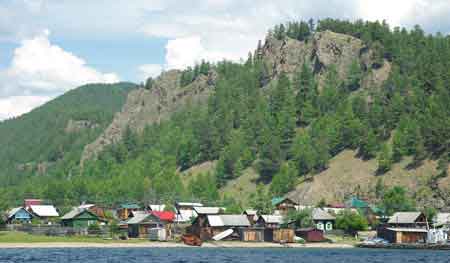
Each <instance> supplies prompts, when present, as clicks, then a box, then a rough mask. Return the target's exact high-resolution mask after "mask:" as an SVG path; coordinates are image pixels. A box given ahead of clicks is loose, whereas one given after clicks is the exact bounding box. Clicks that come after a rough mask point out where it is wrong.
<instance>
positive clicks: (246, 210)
mask: <svg viewBox="0 0 450 263" xmlns="http://www.w3.org/2000/svg"><path fill="white" fill-rule="evenodd" d="M244 213H245V214H247V215H249V216H254V215H256V214H257V213H258V211H256V210H254V209H245V211H244Z"/></svg>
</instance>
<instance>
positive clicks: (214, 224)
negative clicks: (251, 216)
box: [189, 215, 250, 240]
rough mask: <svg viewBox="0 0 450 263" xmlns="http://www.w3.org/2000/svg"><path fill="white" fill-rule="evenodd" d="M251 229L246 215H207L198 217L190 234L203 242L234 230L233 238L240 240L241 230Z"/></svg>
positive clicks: (190, 229)
mask: <svg viewBox="0 0 450 263" xmlns="http://www.w3.org/2000/svg"><path fill="white" fill-rule="evenodd" d="M247 227H250V222H249V221H248V219H247V216H246V215H207V216H206V217H204V219H203V218H202V217H197V218H196V219H195V220H194V222H193V223H192V225H191V227H190V228H189V232H190V233H191V234H194V235H196V236H198V237H200V238H201V239H202V240H210V239H211V238H212V237H213V236H215V235H217V234H220V233H222V232H223V231H225V230H228V229H233V231H234V233H233V237H236V238H239V239H240V236H239V235H240V233H239V229H240V228H247Z"/></svg>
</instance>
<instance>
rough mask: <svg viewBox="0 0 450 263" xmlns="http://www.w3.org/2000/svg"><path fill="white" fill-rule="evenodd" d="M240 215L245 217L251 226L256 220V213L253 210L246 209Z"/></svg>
mask: <svg viewBox="0 0 450 263" xmlns="http://www.w3.org/2000/svg"><path fill="white" fill-rule="evenodd" d="M242 214H243V215H246V216H247V219H248V221H249V222H250V224H252V225H254V224H255V223H256V221H257V220H258V211H256V210H254V209H246V210H245V211H244V212H243V213H242Z"/></svg>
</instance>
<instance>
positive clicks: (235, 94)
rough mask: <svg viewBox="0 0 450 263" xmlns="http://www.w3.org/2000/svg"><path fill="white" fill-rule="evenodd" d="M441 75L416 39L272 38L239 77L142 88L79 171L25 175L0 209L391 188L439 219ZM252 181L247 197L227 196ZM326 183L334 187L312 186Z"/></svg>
mask: <svg viewBox="0 0 450 263" xmlns="http://www.w3.org/2000/svg"><path fill="white" fill-rule="evenodd" d="M449 68H450V38H449V37H448V36H443V35H441V34H435V35H427V34H426V33H425V32H423V30H421V29H420V27H415V28H413V29H412V30H406V29H400V28H394V29H391V28H389V26H388V25H387V24H385V23H379V22H362V21H357V22H347V21H339V20H332V19H326V20H321V21H318V22H317V24H314V23H313V22H312V21H311V22H309V23H305V22H293V23H288V24H286V25H277V26H275V27H274V28H273V29H272V30H270V31H269V32H268V34H267V36H266V39H265V40H264V41H262V42H260V43H258V45H257V48H256V50H255V52H252V53H250V54H249V56H248V58H247V59H246V60H245V62H244V63H242V64H239V63H232V62H227V61H223V62H219V63H216V64H211V63H208V62H202V63H201V64H199V65H196V66H195V67H193V68H188V69H187V70H184V71H168V72H165V73H163V74H162V75H161V76H159V77H158V78H157V79H148V81H147V83H146V84H145V85H144V86H143V87H141V88H139V89H135V90H133V91H131V92H130V93H129V96H128V98H127V101H126V102H125V104H124V106H123V108H122V110H121V112H120V113H119V114H117V115H116V116H115V118H114V119H113V120H112V122H111V123H110V124H109V125H108V127H107V128H106V129H104V130H103V131H100V132H99V136H97V137H96V138H92V137H91V138H90V142H91V143H89V144H88V145H87V146H86V147H84V150H83V155H82V156H83V158H82V160H83V162H82V167H83V169H78V167H79V166H77V165H78V161H79V160H78V161H77V162H74V163H72V165H69V166H60V167H56V168H55V169H53V170H52V172H51V173H46V174H43V175H41V176H37V175H30V176H29V177H28V180H27V181H26V182H24V181H20V180H17V181H15V182H14V184H11V183H10V184H5V187H3V188H2V190H1V191H2V195H1V196H2V197H3V198H4V199H5V200H6V202H13V200H17V199H20V198H21V197H23V196H35V197H41V198H47V199H51V200H53V202H55V203H56V204H61V205H70V204H73V203H77V202H79V201H84V200H89V201H92V202H98V203H104V204H115V203H118V202H122V201H126V200H128V201H130V200H134V201H140V202H144V201H145V202H150V201H152V202H168V201H173V200H181V199H184V200H202V201H203V202H205V203H206V204H208V203H214V204H218V203H221V205H224V206H231V207H232V206H238V205H239V203H243V202H245V203H250V204H252V205H253V206H257V205H260V204H261V202H263V203H264V202H265V200H270V197H273V196H280V195H285V194H290V195H291V196H292V197H293V198H296V199H299V200H302V201H304V202H308V201H310V202H312V201H314V202H316V200H320V199H322V198H325V199H326V200H325V201H326V202H337V201H342V200H343V199H344V198H345V197H348V196H349V195H352V194H358V195H361V196H362V197H367V198H370V199H372V200H373V201H375V202H377V201H379V198H380V197H382V196H383V192H384V191H388V190H389V188H390V187H392V186H394V185H400V186H403V187H410V189H409V190H410V191H408V195H409V198H414V199H416V200H417V201H418V203H419V204H420V205H424V204H432V205H436V206H438V208H441V207H442V206H445V205H446V204H449V203H450V198H449V196H450V180H448V177H447V173H448V161H449V152H450V139H449V138H450V107H449V106H448V105H450V88H449V86H450V71H449ZM77 149H78V148H77ZM64 152H65V151H64ZM69 152H70V151H69ZM78 153H79V152H78ZM344 157H345V158H344ZM207 164H208V165H207ZM209 164H211V165H209ZM355 164H357V165H358V166H356V165H355ZM352 165H355V167H360V170H359V171H352V169H350V168H351V166H352ZM349 166H350V167H349ZM197 167H208V169H204V170H202V172H201V173H198V172H197V169H196V168H197ZM424 167H425V168H426V169H425V168H424ZM430 167H431V168H430ZM338 168H339V169H338ZM428 168H430V169H428ZM418 171H421V172H418ZM191 172H192V173H194V174H191ZM34 174H36V173H34ZM250 174H251V175H252V176H251V178H252V179H251V180H247V181H248V182H250V183H249V184H248V185H243V184H239V183H236V182H240V181H239V180H241V179H242V178H248V177H249V175H250ZM397 174H402V176H403V177H405V178H408V180H409V181H408V182H414V184H413V183H411V184H409V183H405V182H406V181H402V180H400V179H398V178H399V176H398V175H397ZM405 174H406V175H407V176H406V175H405ZM419 175H420V176H419ZM403 177H402V178H403ZM340 178H341V180H339V179H340ZM243 181H244V180H242V182H243ZM327 181H329V182H336V183H335V184H327V187H326V188H323V187H322V188H320V187H317V184H318V183H320V182H327ZM365 181H367V182H368V183H367V184H365V183H364V182H365ZM356 182H358V187H356V186H355V185H354V184H356ZM256 184H259V186H258V187H255V185H256ZM230 185H237V187H235V188H233V187H230ZM224 189H225V190H224ZM310 189H316V190H317V191H313V193H312V194H311V192H312V191H310ZM249 192H253V193H249ZM236 193H246V195H242V196H245V197H244V198H242V199H240V200H237V197H238V196H241V195H238V194H236Z"/></svg>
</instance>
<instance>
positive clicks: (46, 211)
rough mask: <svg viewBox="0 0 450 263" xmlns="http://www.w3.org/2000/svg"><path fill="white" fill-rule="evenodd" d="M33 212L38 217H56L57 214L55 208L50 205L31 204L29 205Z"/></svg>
mask: <svg viewBox="0 0 450 263" xmlns="http://www.w3.org/2000/svg"><path fill="white" fill-rule="evenodd" d="M30 209H31V211H32V212H33V214H35V215H37V216H39V217H57V216H59V214H58V212H57V211H56V208H55V207H54V206H52V205H32V206H30Z"/></svg>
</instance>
